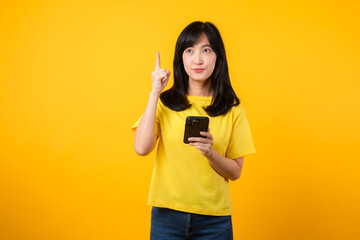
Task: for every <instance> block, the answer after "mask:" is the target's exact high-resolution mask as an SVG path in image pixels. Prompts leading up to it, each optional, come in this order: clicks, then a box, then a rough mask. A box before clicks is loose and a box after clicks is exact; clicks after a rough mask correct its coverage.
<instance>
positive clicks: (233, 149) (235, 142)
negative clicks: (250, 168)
mask: <svg viewBox="0 0 360 240" xmlns="http://www.w3.org/2000/svg"><path fill="white" fill-rule="evenodd" d="M232 114H233V116H232V119H233V120H232V131H231V135H230V141H229V145H228V148H227V150H226V154H225V156H226V157H228V158H231V159H235V158H239V157H242V156H245V155H248V154H251V153H255V152H256V151H255V147H254V143H253V140H252V136H251V131H250V126H249V123H248V120H247V117H246V113H245V110H244V108H243V107H242V106H241V105H238V106H236V107H234V109H233V111H232Z"/></svg>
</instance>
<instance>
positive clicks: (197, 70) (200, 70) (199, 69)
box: [193, 68, 204, 73]
mask: <svg viewBox="0 0 360 240" xmlns="http://www.w3.org/2000/svg"><path fill="white" fill-rule="evenodd" d="M193 70H194V71H195V72H197V73H201V72H202V71H204V69H203V68H194V69H193Z"/></svg>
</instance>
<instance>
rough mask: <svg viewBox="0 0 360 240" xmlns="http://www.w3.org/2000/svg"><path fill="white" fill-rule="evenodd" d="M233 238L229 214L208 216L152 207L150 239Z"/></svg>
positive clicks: (199, 239) (201, 239)
mask: <svg viewBox="0 0 360 240" xmlns="http://www.w3.org/2000/svg"><path fill="white" fill-rule="evenodd" d="M205 239H206V240H215V239H216V240H233V230H232V221H231V215H228V216H209V215H200V214H194V213H186V212H181V211H176V210H172V209H167V208H159V207H152V210H151V230H150V240H205Z"/></svg>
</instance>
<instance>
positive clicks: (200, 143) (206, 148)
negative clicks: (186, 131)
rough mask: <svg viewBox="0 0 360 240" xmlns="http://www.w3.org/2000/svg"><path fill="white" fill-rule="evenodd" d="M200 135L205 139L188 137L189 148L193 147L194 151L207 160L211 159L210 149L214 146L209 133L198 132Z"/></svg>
mask: <svg viewBox="0 0 360 240" xmlns="http://www.w3.org/2000/svg"><path fill="white" fill-rule="evenodd" d="M200 135H202V136H204V137H206V138H203V137H190V138H189V142H190V143H189V146H195V147H196V149H199V150H200V151H201V154H202V155H204V156H205V157H207V158H210V157H211V154H212V149H213V148H212V147H213V145H214V138H213V136H212V134H211V133H210V129H208V131H207V132H200Z"/></svg>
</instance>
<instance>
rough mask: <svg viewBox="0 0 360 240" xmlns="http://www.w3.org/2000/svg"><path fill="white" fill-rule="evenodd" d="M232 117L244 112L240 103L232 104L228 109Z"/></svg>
mask: <svg viewBox="0 0 360 240" xmlns="http://www.w3.org/2000/svg"><path fill="white" fill-rule="evenodd" d="M229 112H230V113H231V114H232V115H233V116H234V117H238V116H240V115H242V114H245V109H244V107H243V105H241V103H240V104H239V105H237V106H233V107H232V108H231V110H230V111H229Z"/></svg>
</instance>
